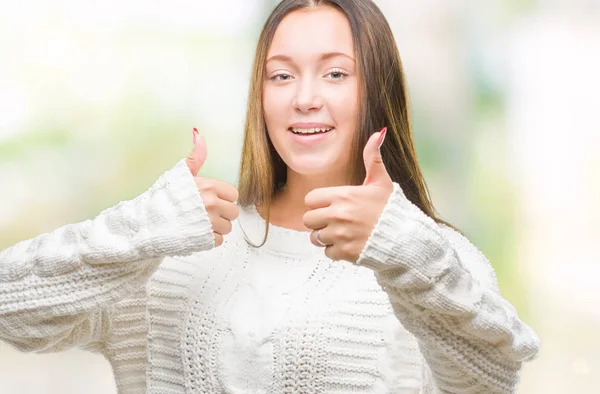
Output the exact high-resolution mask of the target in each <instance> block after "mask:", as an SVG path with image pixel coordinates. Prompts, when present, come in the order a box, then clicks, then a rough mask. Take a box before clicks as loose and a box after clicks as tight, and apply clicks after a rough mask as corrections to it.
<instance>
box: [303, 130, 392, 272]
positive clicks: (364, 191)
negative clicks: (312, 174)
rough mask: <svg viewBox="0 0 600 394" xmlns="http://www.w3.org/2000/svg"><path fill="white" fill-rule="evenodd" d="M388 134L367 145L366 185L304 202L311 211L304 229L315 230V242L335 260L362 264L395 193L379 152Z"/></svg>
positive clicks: (322, 192) (325, 191) (320, 192)
mask: <svg viewBox="0 0 600 394" xmlns="http://www.w3.org/2000/svg"><path fill="white" fill-rule="evenodd" d="M386 132H387V128H386V127H384V128H383V129H382V130H381V131H380V132H377V133H374V134H373V135H372V136H371V138H369V140H368V141H367V144H366V145H365V149H364V151H363V159H364V162H365V170H366V176H365V180H364V182H363V184H362V185H360V186H338V187H327V188H321V189H315V190H312V191H311V192H310V193H308V194H307V195H306V197H305V199H304V203H305V204H306V206H307V207H308V209H309V210H308V211H307V212H306V213H305V214H304V217H303V221H304V225H305V226H306V227H308V228H310V229H313V230H314V231H313V232H312V233H311V234H310V239H311V242H312V243H313V244H314V245H316V246H321V247H325V255H326V256H327V257H329V258H330V259H332V260H345V261H349V262H351V263H355V262H356V261H357V260H358V258H359V256H360V253H361V252H362V250H363V249H364V247H365V245H366V243H367V240H368V238H369V236H370V235H371V232H372V231H373V229H374V228H375V225H376V224H377V221H378V220H379V217H380V216H381V213H382V212H383V209H384V207H385V205H386V203H387V201H388V199H389V196H390V194H391V193H392V191H393V190H394V185H393V183H392V179H391V178H390V176H389V174H388V172H387V170H386V168H385V165H384V164H383V160H382V159H381V153H380V151H379V148H380V146H381V144H382V143H383V140H384V138H385V134H386ZM317 236H318V238H317ZM319 241H320V242H319ZM323 244H324V245H323Z"/></svg>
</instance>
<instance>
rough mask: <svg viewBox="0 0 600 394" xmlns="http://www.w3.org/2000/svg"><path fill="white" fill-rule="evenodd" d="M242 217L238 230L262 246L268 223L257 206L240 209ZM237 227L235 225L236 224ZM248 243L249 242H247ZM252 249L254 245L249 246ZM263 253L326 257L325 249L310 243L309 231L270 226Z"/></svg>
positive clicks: (261, 248) (240, 217) (239, 219)
mask: <svg viewBox="0 0 600 394" xmlns="http://www.w3.org/2000/svg"><path fill="white" fill-rule="evenodd" d="M239 208H240V215H239V217H238V219H237V226H238V229H240V228H241V229H242V230H243V231H242V232H241V236H242V239H243V237H244V233H245V234H246V237H247V238H248V240H249V241H250V242H252V243H253V244H254V245H260V244H261V243H262V241H263V238H264V236H265V229H266V221H265V220H264V219H263V218H262V217H261V216H260V214H259V213H258V211H257V210H256V206H254V205H249V206H247V207H241V206H240V207H239ZM234 225H235V224H234ZM246 242H247V241H246ZM249 246H250V247H252V245H249ZM259 250H261V251H264V252H267V253H274V254H278V255H295V256H299V257H309V256H324V255H325V254H324V250H325V249H324V248H321V247H318V246H315V245H313V244H312V242H311V241H310V232H309V231H298V230H292V229H289V228H284V227H279V226H276V225H274V224H272V223H270V224H269V235H268V236H267V240H266V242H265V244H264V245H263V246H261V247H260V249H259Z"/></svg>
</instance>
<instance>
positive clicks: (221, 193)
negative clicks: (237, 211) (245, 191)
mask: <svg viewBox="0 0 600 394" xmlns="http://www.w3.org/2000/svg"><path fill="white" fill-rule="evenodd" d="M216 186H217V187H216V191H217V196H218V197H219V198H220V199H221V200H225V201H229V202H236V201H237V199H238V197H239V192H238V190H237V189H236V188H235V186H232V185H230V184H229V183H227V182H223V181H219V180H217V182H216Z"/></svg>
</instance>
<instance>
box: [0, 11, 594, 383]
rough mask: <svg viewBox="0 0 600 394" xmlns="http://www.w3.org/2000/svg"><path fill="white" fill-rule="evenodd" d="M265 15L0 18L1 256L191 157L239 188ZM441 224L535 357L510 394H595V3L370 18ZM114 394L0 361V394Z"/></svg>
mask: <svg viewBox="0 0 600 394" xmlns="http://www.w3.org/2000/svg"><path fill="white" fill-rule="evenodd" d="M276 3H277V1H266V0H265V1H251V0H250V1H249V0H231V1H224V2H216V1H204V0H196V1H191V0H176V1H173V0H171V1H169V2H158V1H141V0H121V1H116V0H106V1H103V2H91V1H74V0H52V1H46V2H42V1H29V0H25V1H20V2H6V3H3V4H2V10H3V11H2V13H1V14H0V56H1V61H0V189H1V190H2V193H0V249H4V248H6V247H9V246H10V245H12V244H14V243H16V242H18V241H20V240H22V239H26V238H31V237H33V236H35V235H37V234H39V233H42V232H46V231H50V230H52V229H54V228H56V227H59V226H60V225H63V224H66V223H69V222H76V221H82V220H85V219H88V218H92V217H94V216H95V215H96V214H98V213H99V212H100V211H101V210H103V209H105V208H107V207H110V206H112V205H114V204H116V203H117V202H119V201H121V200H126V199H130V198H133V197H135V196H136V195H138V194H140V193H141V192H143V191H144V190H145V189H146V188H147V187H148V186H150V185H151V184H152V182H153V181H154V180H155V179H156V178H157V177H158V176H159V175H161V174H162V173H163V172H164V171H165V170H167V169H169V168H170V167H171V166H172V165H173V164H174V163H175V162H177V161H178V160H179V159H180V158H182V157H185V156H186V155H187V154H188V152H189V151H190V149H191V146H192V145H191V130H192V128H193V127H198V129H199V130H200V131H201V133H202V134H203V135H204V136H205V139H206V141H207V144H208V159H207V162H206V164H205V166H204V167H203V169H202V171H201V174H202V175H204V176H211V177H215V178H219V179H222V180H225V181H228V182H230V183H232V184H235V183H236V182H237V180H236V178H237V169H238V167H239V155H240V151H241V136H242V131H243V124H244V115H245V105H246V97H247V88H248V81H249V76H250V69H251V62H252V58H253V55H254V48H255V45H256V40H257V38H258V34H259V32H260V28H261V27H262V24H263V23H264V21H265V19H266V17H267V15H268V14H269V12H270V11H271V10H272V8H273V7H274V5H275V4H276ZM376 3H377V4H378V5H379V6H380V8H381V9H382V11H383V12H384V14H385V15H386V17H387V18H388V21H389V23H390V25H391V26H392V29H393V30H394V34H395V37H396V41H397V43H398V46H399V48H400V53H401V56H402V59H403V62H404V67H405V71H406V74H407V80H408V86H409V95H410V100H411V110H412V119H413V126H414V137H415V140H416V145H417V151H418V155H419V159H420V163H421V165H422V167H423V170H424V172H425V176H426V179H427V181H428V183H429V186H430V190H431V193H432V197H433V200H434V203H435V205H436V207H437V209H438V211H439V213H440V215H441V216H442V217H443V218H444V219H446V220H448V221H450V222H451V223H453V224H454V225H456V226H457V227H459V228H460V229H461V230H462V231H463V232H465V233H466V235H467V236H468V237H469V238H470V240H471V241H472V242H473V243H474V244H475V245H477V246H478V247H479V248H480V249H481V250H482V251H483V252H484V254H485V255H486V256H487V257H488V258H489V260H490V261H491V262H492V265H493V266H494V268H495V269H496V272H497V274H498V278H499V282H500V287H501V290H502V293H503V295H504V297H505V298H507V299H508V300H509V301H510V302H512V303H513V304H514V305H515V306H516V307H517V308H518V310H519V312H520V315H521V317H522V318H523V320H525V321H526V322H527V323H528V324H530V325H531V326H532V327H534V328H535V330H536V331H537V332H538V333H539V334H540V336H541V338H542V350H541V353H540V356H539V358H538V359H537V360H535V361H534V362H532V363H529V364H527V365H526V366H525V368H524V370H523V374H522V383H521V386H520V390H519V393H526V394H533V393H598V392H600V378H599V377H598V376H599V375H600V336H599V335H598V334H599V333H600V309H599V307H598V305H599V304H600V291H599V290H598V286H597V284H596V281H597V279H598V278H599V277H600V253H599V252H598V250H599V248H598V246H600V120H599V119H598V116H597V112H598V107H599V104H600V100H599V99H598V97H597V95H598V92H599V91H600V74H599V73H598V70H600V49H599V48H600V0H596V1H594V0H588V1H584V0H580V1H567V0H562V1H559V0H555V1H541V0H540V1H533V0H527V1H517V0H489V1H486V2H472V1H465V0H457V1H441V0H438V1H435V0H429V1H424V2H421V1H419V2H415V1H408V0H380V1H376ZM83 391H85V392H86V393H88V394H91V393H110V392H115V388H114V382H113V378H112V374H111V371H110V367H109V365H108V363H107V362H106V361H105V360H104V359H102V358H101V357H100V356H97V355H92V354H88V353H84V352H82V351H78V350H74V351H70V352H67V353H63V354H57V355H43V356H41V355H25V354H19V353H17V352H16V351H14V350H13V349H11V348H9V347H8V346H6V345H4V344H0V392H1V393H3V394H17V393H32V392H36V393H61V394H66V393H79V392H83Z"/></svg>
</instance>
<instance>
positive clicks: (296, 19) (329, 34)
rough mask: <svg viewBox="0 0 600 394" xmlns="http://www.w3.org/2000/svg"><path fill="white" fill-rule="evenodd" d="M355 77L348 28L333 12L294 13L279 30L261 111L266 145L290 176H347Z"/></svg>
mask: <svg viewBox="0 0 600 394" xmlns="http://www.w3.org/2000/svg"><path fill="white" fill-rule="evenodd" d="M356 71H357V70H356V65H355V60H354V44H353V40H352V33H351V30H350V24H349V22H348V20H347V19H346V17H345V15H344V14H342V13H341V12H340V11H338V10H337V9H335V8H332V7H318V8H316V9H310V10H306V9H304V10H298V11H293V12H291V13H290V14H288V15H287V16H286V17H285V18H284V19H283V20H282V21H281V23H280V24H279V26H278V28H277V30H276V32H275V35H274V37H273V41H272V43H271V47H270V48H269V52H268V54H267V63H266V75H265V83H264V88H263V89H264V90H263V106H264V115H265V122H266V125H267V129H268V133H269V136H270V138H271V141H272V142H273V145H274V146H275V149H277V152H278V153H279V155H280V156H281V157H282V159H283V160H284V162H285V163H286V164H287V165H288V167H289V168H290V169H291V170H292V171H295V172H297V173H299V174H302V175H334V176H337V175H338V174H340V176H344V177H345V176H346V175H347V171H346V168H347V165H348V162H349V160H350V148H351V142H352V139H353V136H354V133H355V126H356V114H357V111H358V80H357V75H356ZM342 174H343V175H342Z"/></svg>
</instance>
